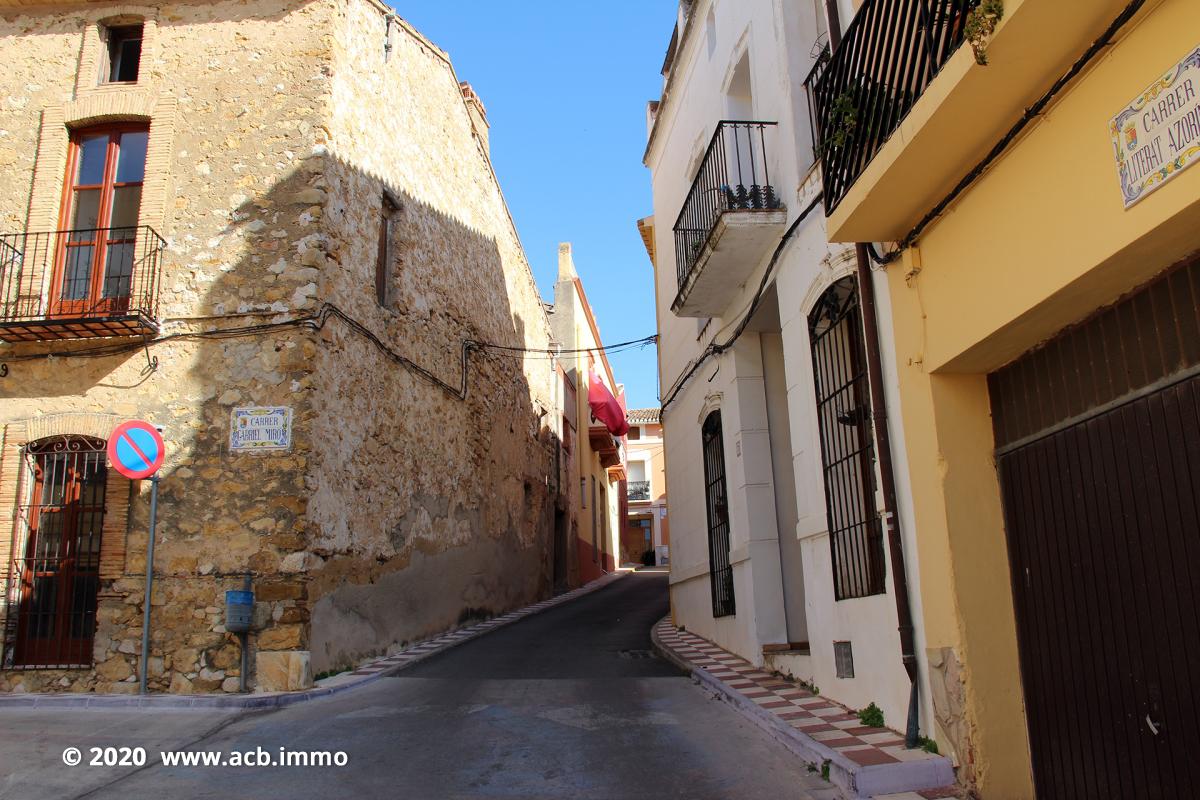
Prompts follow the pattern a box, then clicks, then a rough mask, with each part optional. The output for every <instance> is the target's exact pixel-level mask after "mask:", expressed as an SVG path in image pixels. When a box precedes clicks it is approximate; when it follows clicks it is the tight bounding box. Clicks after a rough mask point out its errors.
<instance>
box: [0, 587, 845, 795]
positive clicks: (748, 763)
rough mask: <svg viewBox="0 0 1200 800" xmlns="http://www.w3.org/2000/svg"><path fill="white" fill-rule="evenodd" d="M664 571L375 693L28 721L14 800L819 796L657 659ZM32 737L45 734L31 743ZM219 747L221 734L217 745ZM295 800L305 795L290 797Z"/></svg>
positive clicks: (770, 745) (17, 747)
mask: <svg viewBox="0 0 1200 800" xmlns="http://www.w3.org/2000/svg"><path fill="white" fill-rule="evenodd" d="M666 610H667V575H666V572H665V571H658V572H639V573H635V574H633V575H630V576H628V577H626V578H623V579H621V580H618V581H616V582H615V583H614V584H612V585H611V586H609V587H606V588H604V589H602V590H600V591H597V592H595V593H593V594H590V595H587V596H585V597H583V598H581V599H579V600H577V601H574V602H571V603H568V604H566V605H563V606H560V607H557V608H553V609H551V610H549V611H546V612H544V613H542V614H539V615H536V616H533V617H531V618H529V619H527V620H524V621H522V622H519V623H517V624H514V625H511V626H508V627H506V628H502V629H500V630H497V631H495V632H493V633H490V634H488V635H486V636H483V637H481V638H479V639H476V640H474V641H472V642H469V643H467V644H464V645H462V646H460V647H457V648H454V649H452V650H450V651H448V652H446V653H444V654H442V655H440V656H436V657H434V658H431V659H429V660H427V661H425V662H423V663H421V664H418V665H416V666H414V667H413V668H411V669H409V670H407V671H405V672H403V673H401V675H400V676H397V677H392V678H385V679H381V680H379V681H376V682H375V683H373V684H370V685H368V686H366V687H363V688H362V689H357V690H352V691H348V692H345V693H343V694H340V695H335V696H333V697H330V698H327V699H322V700H316V701H313V702H310V703H302V704H298V705H294V706H290V707H288V708H285V709H282V710H278V711H273V712H266V713H250V714H244V713H238V714H232V713H230V714H220V713H213V712H182V711H172V712H162V711H145V710H142V711H120V712H117V711H99V710H93V711H88V712H85V713H84V714H83V715H82V716H81V715H80V713H79V712H77V711H67V712H57V711H53V712H52V711H46V710H29V709H20V710H15V713H6V720H5V723H6V724H5V725H4V726H3V730H0V754H2V755H0V762H3V763H0V774H3V775H5V776H7V777H6V778H5V779H4V781H5V782H4V783H2V784H0V797H5V798H10V797H11V798H18V797H19V798H30V799H32V798H43V797H44V798H62V797H88V798H128V797H154V796H164V797H198V798H199V797H205V798H208V797H211V798H218V797H228V796H231V794H236V795H237V796H239V797H245V798H268V797H277V796H281V794H284V793H286V794H289V795H293V796H295V795H296V794H297V792H296V787H300V786H303V787H304V789H303V791H302V792H300V794H301V795H302V796H330V797H333V796H341V797H351V796H358V797H384V796H389V797H405V798H451V797H454V798H458V797H522V798H565V797H581V798H626V797H628V798H635V797H636V798H642V797H645V798H652V797H653V798H659V797H687V798H748V797H778V798H824V797H828V796H833V790H832V789H830V788H828V784H825V783H824V782H823V781H822V780H821V779H820V778H819V777H818V776H815V775H810V774H807V773H805V772H802V771H801V769H800V767H799V766H798V762H797V761H796V760H795V759H794V758H793V757H791V756H790V755H789V754H788V753H787V752H786V751H785V750H784V749H783V748H782V747H781V746H779V745H778V744H776V743H775V742H773V741H772V740H770V739H769V738H767V736H766V735H765V734H763V733H762V732H761V731H759V730H758V729H756V728H755V727H753V726H752V725H751V724H749V723H748V722H746V721H745V720H744V719H743V718H742V717H741V716H739V715H738V714H737V713H735V712H734V711H733V710H731V709H730V708H729V707H727V706H726V705H724V704H723V703H721V702H719V701H716V700H713V699H710V698H709V697H707V696H706V695H705V694H704V693H703V692H702V691H700V690H699V689H698V688H697V687H696V686H694V685H692V683H691V681H690V680H689V679H688V678H686V677H684V676H682V675H681V674H679V672H678V671H677V670H676V669H675V668H674V667H673V666H671V665H670V664H668V663H667V662H665V661H663V660H661V659H660V658H658V657H657V656H653V655H651V652H652V647H651V643H650V638H649V632H650V627H651V626H652V625H653V623H654V622H656V621H657V620H658V619H659V618H661V617H662V615H663V614H665V613H666ZM35 731H36V733H35ZM206 731H211V732H210V733H209V735H207V736H206V737H204V738H198V737H201V736H203V735H204V733H205V732H206ZM185 744H187V745H188V749H190V750H204V751H219V752H221V753H222V754H229V753H232V752H233V751H247V750H249V751H253V750H255V749H256V748H262V749H264V750H266V751H270V752H272V753H277V752H279V749H280V748H286V749H288V750H292V751H298V750H305V751H315V750H330V751H338V750H341V751H344V752H345V753H346V754H347V755H348V763H347V765H346V766H344V767H289V768H256V767H237V768H234V767H209V768H205V767H191V768H182V767H172V768H168V767H164V766H162V765H161V764H160V763H158V756H157V752H156V750H157V748H160V747H162V748H174V747H182V746H184V745H185ZM69 745H71V746H76V747H79V748H81V749H82V750H83V751H84V753H85V764H86V754H87V753H88V748H89V747H92V746H117V747H120V746H138V745H141V746H144V747H146V748H147V750H148V752H149V758H148V760H147V766H146V767H144V768H141V769H137V768H131V767H125V768H105V767H89V766H86V765H81V766H76V767H73V768H68V767H64V766H63V765H62V762H61V760H60V756H61V751H62V749H63V748H65V747H67V746H69ZM283 787H292V788H290V789H287V790H286V791H285V790H284V788H283Z"/></svg>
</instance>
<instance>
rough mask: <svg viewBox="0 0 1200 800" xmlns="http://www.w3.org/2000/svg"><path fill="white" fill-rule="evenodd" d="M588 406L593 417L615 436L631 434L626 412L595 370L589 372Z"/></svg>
mask: <svg viewBox="0 0 1200 800" xmlns="http://www.w3.org/2000/svg"><path fill="white" fill-rule="evenodd" d="M588 405H589V406H591V408H592V416H593V417H595V418H596V419H598V420H600V421H601V422H603V423H604V427H606V428H608V432H609V433H611V434H612V435H613V436H624V435H625V434H627V433H629V422H628V420H626V419H625V410H624V409H622V408H621V404H620V403H619V402H618V401H617V398H615V397H613V393H612V392H610V391H609V390H608V387H607V386H605V385H604V382H603V381H601V380H600V376H599V375H597V374H596V370H595V369H592V370H589V371H588Z"/></svg>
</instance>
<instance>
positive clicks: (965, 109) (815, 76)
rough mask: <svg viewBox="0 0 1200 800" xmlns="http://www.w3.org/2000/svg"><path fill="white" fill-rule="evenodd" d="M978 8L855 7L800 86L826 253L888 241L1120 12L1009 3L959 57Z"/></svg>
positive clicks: (966, 0) (917, 0)
mask: <svg viewBox="0 0 1200 800" xmlns="http://www.w3.org/2000/svg"><path fill="white" fill-rule="evenodd" d="M978 4H979V0H865V2H863V3H862V5H861V7H860V8H859V9H858V12H857V13H856V14H855V16H854V19H853V20H852V21H851V22H850V25H849V26H848V27H847V28H846V31H845V33H844V35H843V38H842V41H841V44H840V45H839V46H838V48H837V50H836V51H835V52H834V53H833V54H832V56H830V54H829V53H828V52H826V53H824V54H823V55H822V57H821V58H820V59H819V60H818V62H817V64H816V66H815V67H814V69H813V70H812V72H811V73H810V75H809V77H808V78H807V80H806V82H805V85H806V88H807V90H808V92H809V101H810V102H809V106H810V112H811V114H812V125H813V136H814V141H816V142H817V143H818V144H817V146H818V152H819V154H820V158H821V167H822V181H823V184H824V185H823V189H824V195H825V205H826V214H827V216H828V221H827V225H826V227H827V231H828V235H829V239H830V241H835V242H856V241H897V240H900V239H902V238H903V237H904V236H905V234H907V233H908V231H909V230H911V229H912V227H913V226H914V225H916V223H917V222H918V221H920V219H921V218H922V217H923V216H925V214H926V213H927V212H928V211H929V210H930V209H932V208H933V207H934V206H936V205H937V203H938V202H940V201H941V200H942V198H943V197H945V196H946V195H947V194H948V193H949V192H950V191H951V189H953V188H954V186H955V184H957V183H958V182H959V181H960V180H962V179H963V177H964V176H965V175H966V174H967V173H968V172H970V170H971V168H972V167H973V166H974V165H975V164H976V163H978V162H979V161H980V160H981V159H982V158H983V157H984V156H985V155H986V154H987V153H988V151H989V150H991V149H992V148H993V147H994V146H995V145H996V143H997V142H998V141H999V140H1000V139H1001V138H1002V137H1003V136H1004V134H1005V132H1006V131H1008V129H1009V128H1010V127H1011V126H1012V125H1013V124H1014V123H1015V122H1016V121H1017V120H1018V119H1019V118H1020V117H1021V115H1022V113H1023V112H1024V109H1025V108H1027V107H1029V106H1030V105H1032V104H1033V103H1034V102H1036V101H1037V99H1038V98H1039V97H1040V96H1041V95H1042V94H1043V93H1044V92H1045V91H1046V90H1047V89H1048V88H1049V87H1050V85H1051V84H1052V83H1053V82H1054V81H1055V80H1056V79H1057V78H1058V77H1059V76H1060V75H1062V74H1063V73H1065V72H1066V70H1067V69H1068V68H1069V67H1070V65H1071V64H1072V63H1073V62H1074V61H1075V60H1076V59H1077V58H1078V57H1079V56H1080V54H1081V53H1083V51H1084V50H1086V49H1087V47H1088V46H1089V45H1090V44H1091V42H1093V41H1094V40H1095V39H1096V38H1098V37H1099V36H1100V35H1101V34H1102V33H1103V32H1104V30H1105V28H1106V27H1107V26H1108V25H1109V24H1110V23H1111V21H1112V20H1113V19H1114V17H1116V16H1117V15H1118V14H1119V13H1121V11H1122V9H1123V8H1124V7H1125V5H1126V4H1127V0H1089V1H1088V2H1086V3H1064V2H1061V0H1009V1H1008V2H1005V4H1004V9H1005V11H1004V17H1003V19H1002V20H1001V21H1000V22H999V24H998V26H997V27H996V30H995V32H994V33H993V34H992V36H991V37H990V39H989V40H988V42H987V45H986V51H987V59H988V62H989V63H988V66H986V67H984V66H979V65H977V64H976V61H975V56H974V53H973V52H972V49H971V48H970V47H963V46H962V45H963V42H964V31H965V28H966V24H967V20H968V16H969V14H970V13H971V11H972V10H973V9H974V8H975V7H976V6H977V5H978Z"/></svg>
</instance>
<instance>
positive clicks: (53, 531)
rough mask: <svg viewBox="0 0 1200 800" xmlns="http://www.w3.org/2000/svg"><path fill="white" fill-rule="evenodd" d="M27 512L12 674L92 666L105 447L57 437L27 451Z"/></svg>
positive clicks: (17, 566)
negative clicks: (20, 670)
mask: <svg viewBox="0 0 1200 800" xmlns="http://www.w3.org/2000/svg"><path fill="white" fill-rule="evenodd" d="M25 467H26V478H27V480H28V481H29V483H28V489H27V493H26V498H27V500H28V502H26V503H23V504H22V505H21V507H20V521H19V525H20V529H23V531H22V532H23V534H24V537H23V538H24V545H23V548H22V552H20V554H19V556H18V557H17V558H15V559H14V572H15V573H16V575H17V576H18V580H19V583H18V591H19V596H18V599H17V604H16V605H17V614H16V631H15V642H14V643H13V644H14V645H15V647H14V648H13V653H14V656H13V666H16V667H24V668H30V667H64V666H78V665H90V664H91V663H92V637H93V635H94V633H95V629H96V593H97V591H98V589H99V570H100V532H101V526H102V524H103V520H104V492H105V481H106V478H107V469H106V466H105V453H104V442H103V441H101V440H99V439H92V438H89V437H55V438H53V439H48V440H42V441H39V442H34V443H33V444H31V445H29V446H28V447H26V449H25Z"/></svg>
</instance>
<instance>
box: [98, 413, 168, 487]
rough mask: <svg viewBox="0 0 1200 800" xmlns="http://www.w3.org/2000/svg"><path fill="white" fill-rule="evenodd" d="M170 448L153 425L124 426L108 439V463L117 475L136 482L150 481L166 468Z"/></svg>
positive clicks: (121, 425)
mask: <svg viewBox="0 0 1200 800" xmlns="http://www.w3.org/2000/svg"><path fill="white" fill-rule="evenodd" d="M164 455H166V447H164V446H163V440H162V437H161V436H159V434H158V431H157V430H155V428H154V426H153V425H151V424H150V423H149V422H143V421H142V420H140V419H139V420H133V421H131V422H122V423H121V424H120V425H118V426H117V427H116V429H115V430H114V431H113V432H112V435H111V436H109V437H108V460H109V461H110V462H112V465H113V467H114V468H115V469H116V470H117V472H119V473H121V474H122V475H124V476H125V477H126V478H129V479H130V480H133V481H138V480H141V479H142V478H148V477H150V476H151V475H153V474H154V473H155V472H157V471H158V468H159V467H161V466H162V463H163V456H164Z"/></svg>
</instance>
